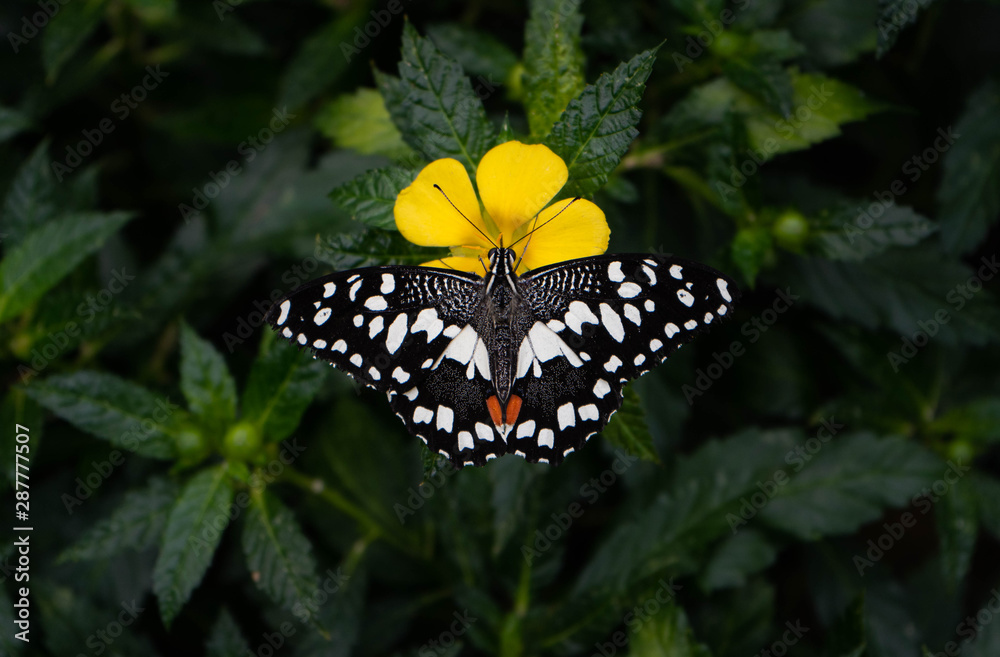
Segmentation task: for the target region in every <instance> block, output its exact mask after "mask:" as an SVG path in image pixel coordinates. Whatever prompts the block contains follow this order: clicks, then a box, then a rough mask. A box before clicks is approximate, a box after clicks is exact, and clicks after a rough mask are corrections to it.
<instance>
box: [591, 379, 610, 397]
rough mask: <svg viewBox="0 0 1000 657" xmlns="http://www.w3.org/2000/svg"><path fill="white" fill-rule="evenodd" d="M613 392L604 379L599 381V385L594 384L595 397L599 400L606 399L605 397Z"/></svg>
mask: <svg viewBox="0 0 1000 657" xmlns="http://www.w3.org/2000/svg"><path fill="white" fill-rule="evenodd" d="M609 392H611V386H610V385H608V382H607V381H605V380H604V379H598V380H597V383H595V384H594V396H595V397H597V398H598V399H604V395H606V394H608V393H609Z"/></svg>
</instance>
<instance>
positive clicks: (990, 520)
mask: <svg viewBox="0 0 1000 657" xmlns="http://www.w3.org/2000/svg"><path fill="white" fill-rule="evenodd" d="M970 476H971V477H972V483H973V485H974V486H975V488H976V494H977V496H978V497H979V499H980V500H981V501H982V502H983V503H982V504H980V505H979V524H980V525H982V527H983V529H985V530H986V531H988V532H989V533H990V534H992V535H993V538H994V539H996V540H1000V504H993V503H991V501H992V500H1000V479H995V478H993V477H989V476H987V475H983V474H979V473H978V472H973V473H972V474H971V475H970Z"/></svg>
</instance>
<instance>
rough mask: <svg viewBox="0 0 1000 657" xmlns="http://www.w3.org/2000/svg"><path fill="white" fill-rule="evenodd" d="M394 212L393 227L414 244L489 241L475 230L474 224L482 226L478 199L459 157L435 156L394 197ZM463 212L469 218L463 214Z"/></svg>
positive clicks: (482, 228) (458, 244) (447, 244)
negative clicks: (437, 157) (441, 157)
mask: <svg viewBox="0 0 1000 657" xmlns="http://www.w3.org/2000/svg"><path fill="white" fill-rule="evenodd" d="M435 185H437V187H439V188H440V189H438V188H437V187H435ZM442 192H444V193H442ZM445 195H447V198H445ZM449 199H451V203H449V202H448V200H449ZM452 203H454V204H455V205H454V206H452ZM456 208H457V209H456ZM393 214H394V215H395V217H396V228H398V229H399V232H400V233H401V234H402V235H403V237H405V238H406V239H407V240H409V241H411V242H413V243H414V244H419V245H421V246H461V245H467V244H475V245H487V244H489V242H487V241H486V238H485V237H483V236H482V235H481V234H480V233H479V231H477V230H476V226H478V227H479V229H480V230H484V229H485V226H484V225H483V219H482V217H481V216H480V214H479V201H478V200H477V199H476V192H475V191H474V190H473V189H472V181H470V180H469V175H468V174H467V173H466V172H465V167H463V166H462V164H461V163H460V162H459V161H458V160H453V159H450V158H447V159H442V160H435V161H433V162H431V163H430V164H428V165H427V166H426V167H424V169H423V171H421V172H420V175H418V176H417V179H416V180H414V181H413V183H412V184H410V186H409V187H407V188H406V189H404V190H403V191H401V192H400V193H399V196H397V197H396V205H395V207H394V208H393ZM463 214H464V215H465V217H467V218H468V220H469V221H466V219H464V218H463V217H462V215H463ZM470 221H471V222H472V223H469V222H470ZM472 224H475V226H473V225H472Z"/></svg>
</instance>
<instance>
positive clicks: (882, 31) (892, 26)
mask: <svg viewBox="0 0 1000 657" xmlns="http://www.w3.org/2000/svg"><path fill="white" fill-rule="evenodd" d="M933 1H934V0H921V1H920V2H911V1H909V0H879V2H878V22H877V23H876V25H875V26H876V28H878V48H877V50H876V51H875V56H876V57H878V58H881V57H882V56H883V55H885V54H886V53H887V52H889V50H890V49H891V48H892V47H893V46H894V45H895V44H896V39H898V38H899V34H900V33H901V32H902V31H903V30H904V29H905V28H906V27H907V26H909V25H912V24H913V23H916V22H917V16H918V15H919V14H920V10H921V9H926V8H927V7H928V5H930V4H931V3H932V2H933Z"/></svg>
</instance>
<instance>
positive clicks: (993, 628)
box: [960, 588, 1000, 657]
mask: <svg viewBox="0 0 1000 657" xmlns="http://www.w3.org/2000/svg"><path fill="white" fill-rule="evenodd" d="M987 595H988V596H989V597H987V596H986V595H984V596H983V597H984V598H985V599H984V600H982V602H981V603H980V604H979V605H978V606H977V607H976V610H977V616H978V615H979V612H978V610H982V609H985V610H987V611H988V612H989V613H992V614H993V616H994V618H993V619H992V621H993V622H991V623H983V624H980V623H976V624H975V627H976V629H977V630H978V632H976V634H975V638H974V639H973V638H972V637H969V636H968V631H969V629H970V628H971V626H972V625H973V623H967V624H966V625H964V626H963V630H962V632H960V634H961V635H962V637H963V639H965V641H963V643H962V652H961V657H995V655H1000V623H997V622H996V618H995V617H996V614H995V612H993V609H994V608H995V607H996V604H997V594H996V588H993V589H992V590H990V592H989V594H987ZM968 639H972V641H971V643H970V642H968Z"/></svg>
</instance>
